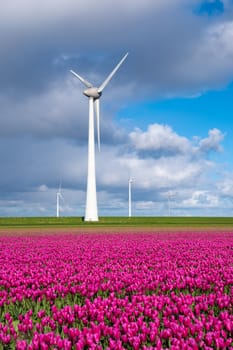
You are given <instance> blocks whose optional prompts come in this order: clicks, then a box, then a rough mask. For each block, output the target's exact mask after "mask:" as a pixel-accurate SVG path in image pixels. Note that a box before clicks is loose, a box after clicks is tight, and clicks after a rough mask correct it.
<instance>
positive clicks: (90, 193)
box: [70, 53, 128, 221]
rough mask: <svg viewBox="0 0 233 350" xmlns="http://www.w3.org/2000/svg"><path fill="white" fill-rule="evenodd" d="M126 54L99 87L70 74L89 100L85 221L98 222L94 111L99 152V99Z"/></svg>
mask: <svg viewBox="0 0 233 350" xmlns="http://www.w3.org/2000/svg"><path fill="white" fill-rule="evenodd" d="M127 56H128V53H127V54H126V55H125V56H124V57H123V58H122V59H121V60H120V62H119V63H118V64H117V65H116V67H115V68H114V69H113V71H112V72H111V73H110V74H109V75H108V77H107V78H106V79H105V80H104V82H103V83H102V84H101V85H100V86H99V87H95V86H93V85H92V84H91V83H90V82H89V81H87V80H86V79H84V78H82V77H81V76H80V75H78V74H77V73H75V72H74V71H73V70H71V71H70V72H71V73H72V74H73V75H74V76H75V77H76V78H78V79H79V80H80V81H81V82H82V83H83V84H84V85H85V86H86V87H87V89H85V90H84V91H83V94H84V95H85V96H87V97H88V98H89V128H88V166H87V194H86V211H85V221H98V220H99V218H98V208H97V196H96V174H95V136H94V110H95V114H96V124H97V141H98V149H99V151H100V106H99V99H100V97H101V95H102V92H103V90H104V88H105V87H106V86H107V84H108V83H109V81H110V80H111V79H112V77H113V76H114V74H115V73H116V71H117V70H118V69H119V68H120V66H121V65H122V63H123V62H124V60H125V59H126V57H127Z"/></svg>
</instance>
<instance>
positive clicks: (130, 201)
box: [129, 177, 133, 218]
mask: <svg viewBox="0 0 233 350" xmlns="http://www.w3.org/2000/svg"><path fill="white" fill-rule="evenodd" d="M132 182H133V179H132V177H130V178H129V218H131V216H132V197H131V192H132Z"/></svg>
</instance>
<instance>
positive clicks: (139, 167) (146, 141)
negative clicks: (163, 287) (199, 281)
mask: <svg viewBox="0 0 233 350" xmlns="http://www.w3.org/2000/svg"><path fill="white" fill-rule="evenodd" d="M0 45H1V50H0V166H1V169H0V170H1V172H0V216H32V215H33V216H54V215H55V213H56V192H57V190H58V187H59V183H60V182H61V183H62V192H63V196H64V201H63V202H62V215H65V216H67V215H78V216H82V215H84V210H85V196H86V176H87V128H88V100H87V98H86V97H85V96H84V95H82V91H83V86H82V84H81V83H80V82H79V81H78V80H77V79H75V78H74V77H73V76H72V75H71V74H70V72H69V70H70V69H73V70H75V71H76V72H78V73H79V74H80V75H82V76H84V77H85V78H86V79H87V80H89V81H91V82H93V83H94V84H96V85H97V86H98V85H100V84H101V82H102V81H103V80H104V79H105V78H106V76H107V75H108V74H109V72H110V71H111V70H112V69H113V67H114V66H115V65H116V64H117V62H118V61H119V60H120V59H121V58H122V57H123V55H124V54H125V53H126V52H129V56H128V58H127V60H126V61H125V62H124V64H123V65H122V66H121V68H120V69H119V71H118V72H117V74H116V75H115V76H114V78H113V79H112V80H111V82H110V83H109V85H108V87H107V88H106V90H105V91H104V93H103V96H102V98H101V105H100V107H101V152H100V153H98V152H96V168H97V169H96V173H97V191H98V206H99V215H100V216H104V215H127V214H128V209H127V208H128V207H127V206H128V179H129V176H132V177H133V178H134V182H133V185H132V199H133V208H132V212H133V215H137V216H140V215H162V216H163V215H168V214H169V207H170V213H171V214H172V215H179V216H180V215H185V216H186V215H203V216H206V215H217V216H232V215H233V157H232V154H233V128H232V126H233V122H232V118H233V98H232V97H233V1H232V0H222V1H220V0H206V1H201V0H189V1H187V0H118V1H117V2H115V3H114V4H113V3H112V2H111V1H109V0H100V1H94V0H46V1H38V0H21V1H15V0H8V1H1V4H0Z"/></svg>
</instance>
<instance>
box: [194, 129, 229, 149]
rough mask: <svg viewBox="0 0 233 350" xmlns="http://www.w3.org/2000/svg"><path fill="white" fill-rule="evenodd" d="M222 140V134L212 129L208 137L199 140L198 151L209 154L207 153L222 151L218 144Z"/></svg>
mask: <svg viewBox="0 0 233 350" xmlns="http://www.w3.org/2000/svg"><path fill="white" fill-rule="evenodd" d="M223 139H224V134H223V133H222V132H221V131H220V130H218V129H216V128H214V129H211V130H209V132H208V137H207V138H204V139H202V140H200V142H199V150H200V151H201V152H209V151H216V152H220V151H222V147H221V145H220V142H221V141H222V140H223Z"/></svg>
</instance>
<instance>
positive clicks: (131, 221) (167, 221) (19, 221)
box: [0, 216, 233, 230]
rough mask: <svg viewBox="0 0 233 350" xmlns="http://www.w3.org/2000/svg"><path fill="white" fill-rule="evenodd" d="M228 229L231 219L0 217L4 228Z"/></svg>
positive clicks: (232, 218)
mask: <svg viewBox="0 0 233 350" xmlns="http://www.w3.org/2000/svg"><path fill="white" fill-rule="evenodd" d="M53 227H55V228H65V229H66V228H81V229H82V228H118V227H119V228H120V227H133V228H138V227H140V228H144V227H145V228H155V229H156V228H163V227H165V228H169V227H170V228H185V229H186V228H188V227H189V228H193V227H194V228H203V227H204V228H224V229H225V228H228V229H232V230H233V217H177V216H175V217H142V216H141V217H131V218H129V217H100V218H99V221H98V222H84V221H83V218H82V217H60V218H56V217H15V218H12V217H8V218H7V217H5V218H4V217H2V218H1V217H0V229H1V228H2V229H5V228H40V229H43V228H45V229H47V228H53Z"/></svg>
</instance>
